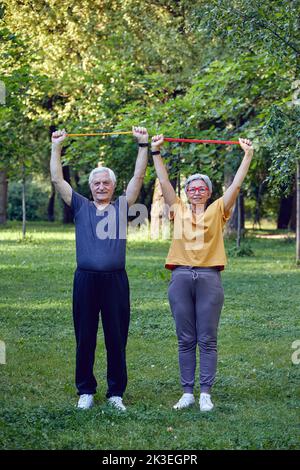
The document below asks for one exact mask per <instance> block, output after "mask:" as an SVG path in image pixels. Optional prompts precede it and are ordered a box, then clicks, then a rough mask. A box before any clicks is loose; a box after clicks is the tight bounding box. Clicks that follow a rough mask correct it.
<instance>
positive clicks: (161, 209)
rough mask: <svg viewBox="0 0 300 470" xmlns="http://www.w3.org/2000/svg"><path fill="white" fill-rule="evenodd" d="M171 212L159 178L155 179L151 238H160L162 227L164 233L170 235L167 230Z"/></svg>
mask: <svg viewBox="0 0 300 470" xmlns="http://www.w3.org/2000/svg"><path fill="white" fill-rule="evenodd" d="M169 224H170V221H169V214H168V210H167V207H166V204H165V200H164V197H163V194H162V190H161V186H160V182H159V180H158V178H156V180H155V186H154V193H153V199H152V206H151V223H150V233H151V239H154V240H157V239H158V238H160V231H161V229H162V233H163V235H166V236H167V237H168V235H169V233H168V234H167V233H166V232H165V231H166V230H167V229H168V228H169Z"/></svg>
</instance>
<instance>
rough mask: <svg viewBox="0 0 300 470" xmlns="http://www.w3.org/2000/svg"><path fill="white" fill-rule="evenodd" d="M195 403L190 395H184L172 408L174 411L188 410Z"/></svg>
mask: <svg viewBox="0 0 300 470" xmlns="http://www.w3.org/2000/svg"><path fill="white" fill-rule="evenodd" d="M194 403H195V398H194V395H193V394H192V393H184V394H183V395H182V397H181V398H180V400H179V401H178V402H177V403H176V405H174V406H173V408H174V410H182V409H183V408H188V407H189V406H192V405H193V404H194Z"/></svg>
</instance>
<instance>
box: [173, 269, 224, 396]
mask: <svg viewBox="0 0 300 470" xmlns="http://www.w3.org/2000/svg"><path fill="white" fill-rule="evenodd" d="M168 294H169V302H170V306H171V310H172V314H173V317H174V320H175V324H176V333H177V337H178V348H179V367H180V375H181V384H182V387H183V390H184V392H185V393H192V392H193V388H194V382H195V369H196V346H197V343H198V345H199V350H200V387H201V392H207V393H208V392H209V391H210V389H211V387H212V385H213V383H214V379H215V375H216V368H217V330H218V324H219V319H220V314H221V310H222V307H223V303H224V290H223V286H222V281H221V273H220V271H218V270H217V269H215V268H191V267H188V266H180V267H178V268H176V269H175V270H174V271H173V272H172V278H171V281H170V284H169V291H168Z"/></svg>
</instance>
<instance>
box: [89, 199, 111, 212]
mask: <svg viewBox="0 0 300 470" xmlns="http://www.w3.org/2000/svg"><path fill="white" fill-rule="evenodd" d="M110 202H111V201H101V202H99V201H95V200H94V201H93V203H94V204H95V206H96V207H97V209H99V210H103V209H105V207H107V206H108V205H109V204H110Z"/></svg>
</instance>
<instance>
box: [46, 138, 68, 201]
mask: <svg viewBox="0 0 300 470" xmlns="http://www.w3.org/2000/svg"><path fill="white" fill-rule="evenodd" d="M66 136H67V135H66V131H65V130H64V129H63V130H62V131H56V132H53V133H52V148H51V160H50V173H51V181H52V183H53V184H54V186H55V189H56V190H57V191H58V192H59V194H60V195H61V197H62V199H63V200H64V201H65V203H66V204H67V205H68V206H70V205H71V201H72V188H71V186H70V185H69V183H67V181H65V180H64V177H63V170H62V165H61V161H60V156H61V149H62V146H63V141H64V140H65V138H66Z"/></svg>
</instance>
